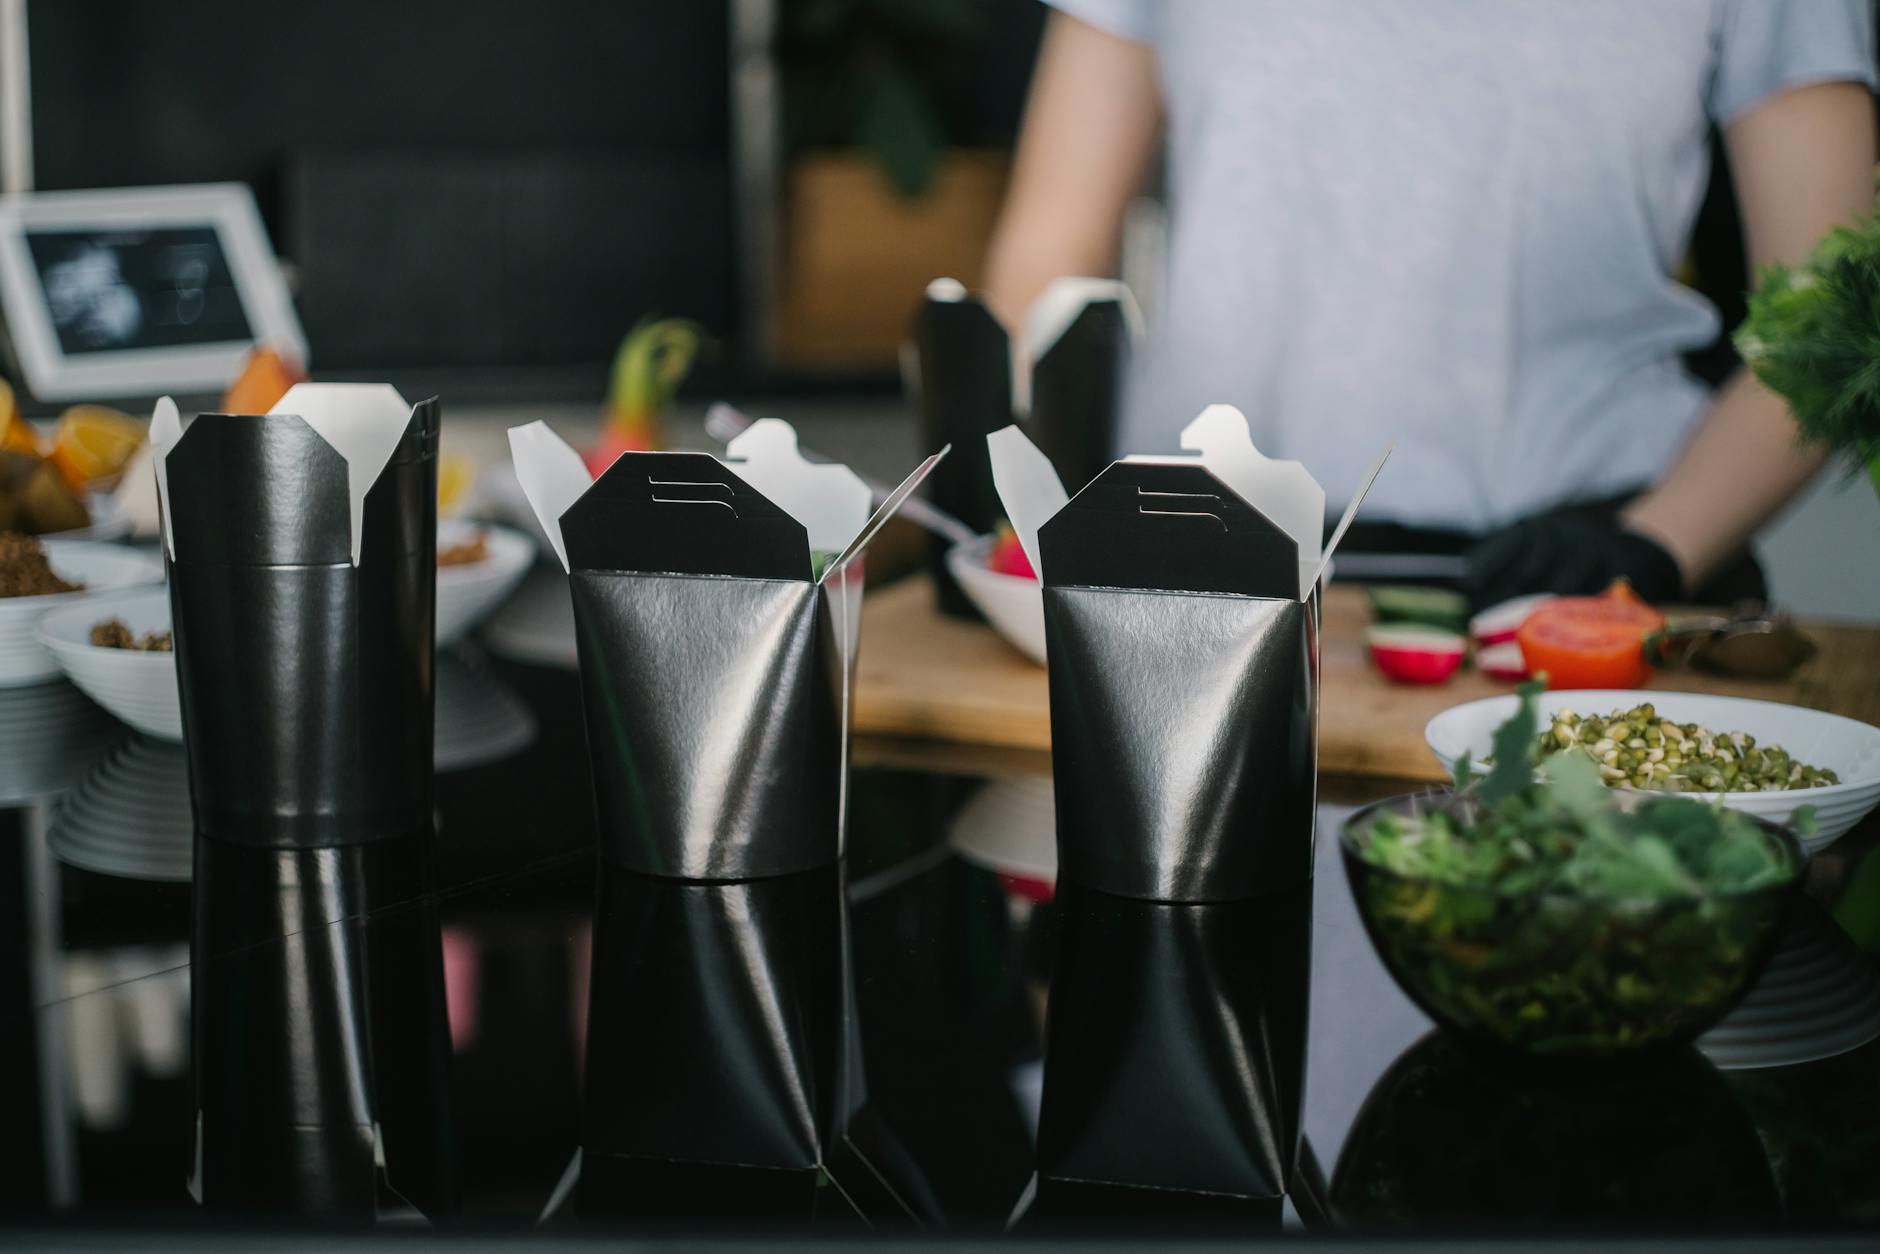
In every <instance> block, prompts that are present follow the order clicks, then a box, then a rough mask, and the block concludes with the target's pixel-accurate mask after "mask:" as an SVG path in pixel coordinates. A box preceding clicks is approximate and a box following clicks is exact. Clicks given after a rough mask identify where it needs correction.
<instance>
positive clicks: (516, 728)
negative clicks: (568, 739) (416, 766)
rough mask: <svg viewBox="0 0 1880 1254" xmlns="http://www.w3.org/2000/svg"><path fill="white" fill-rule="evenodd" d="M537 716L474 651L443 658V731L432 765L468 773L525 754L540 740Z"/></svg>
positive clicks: (440, 694) (439, 664) (439, 658)
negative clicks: (502, 759) (524, 752)
mask: <svg viewBox="0 0 1880 1254" xmlns="http://www.w3.org/2000/svg"><path fill="white" fill-rule="evenodd" d="M535 732H536V726H535V716H534V715H533V714H531V713H529V707H528V706H527V705H525V704H523V701H522V698H521V697H518V696H517V695H516V694H515V693H514V692H513V691H511V690H510V688H509V686H508V685H507V684H505V683H503V681H502V680H500V679H498V678H497V677H496V676H495V675H494V674H492V673H491V672H490V668H489V665H488V663H486V662H484V660H483V659H482V657H480V656H479V655H478V654H476V653H475V652H473V651H471V650H469V649H463V648H459V649H452V650H450V651H449V652H440V653H439V654H438V655H437V731H436V739H435V741H434V742H433V744H434V747H433V750H432V761H433V762H434V763H435V764H436V766H437V769H438V770H439V771H462V770H467V769H469V768H470V767H473V766H482V765H483V764H485V763H487V762H495V761H497V760H498V759H501V758H506V757H509V756H511V755H513V754H517V753H521V752H522V751H523V750H524V749H526V748H528V747H529V745H530V744H531V743H533V742H534V740H535Z"/></svg>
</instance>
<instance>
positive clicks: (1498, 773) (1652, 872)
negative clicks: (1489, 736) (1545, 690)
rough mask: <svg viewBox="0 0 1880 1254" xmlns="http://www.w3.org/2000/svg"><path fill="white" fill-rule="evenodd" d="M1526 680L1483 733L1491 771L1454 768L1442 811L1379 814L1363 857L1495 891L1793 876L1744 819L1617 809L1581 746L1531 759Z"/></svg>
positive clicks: (1645, 891)
mask: <svg viewBox="0 0 1880 1254" xmlns="http://www.w3.org/2000/svg"><path fill="white" fill-rule="evenodd" d="M1538 691H1539V688H1538V686H1537V685H1528V686H1524V687H1523V689H1522V701H1521V707H1520V709H1519V710H1518V711H1517V712H1516V714H1515V716H1514V718H1512V719H1510V720H1509V721H1508V722H1506V723H1504V724H1502V726H1501V728H1500V729H1499V730H1498V731H1497V732H1496V733H1495V756H1494V762H1495V765H1494V768H1493V769H1492V770H1491V771H1490V772H1489V773H1488V775H1487V776H1486V777H1484V778H1482V779H1480V780H1475V779H1474V770H1473V768H1472V766H1471V765H1470V763H1469V761H1468V759H1467V758H1466V756H1465V758H1464V759H1463V761H1462V762H1461V763H1459V764H1458V766H1457V785H1458V787H1459V788H1461V789H1464V790H1471V789H1472V791H1465V793H1464V798H1463V800H1462V802H1461V804H1459V805H1458V806H1456V807H1455V808H1453V809H1446V810H1436V811H1433V812H1430V813H1426V814H1421V815H1414V816H1412V815H1403V814H1384V815H1381V816H1379V818H1378V819H1377V820H1376V822H1375V823H1373V824H1372V825H1371V827H1370V828H1369V829H1368V831H1367V832H1366V833H1365V837H1364V840H1363V843H1362V845H1361V848H1360V852H1361V854H1362V856H1363V857H1364V859H1365V860H1366V861H1367V862H1370V863H1372V864H1373V865H1375V866H1379V867H1382V868H1384V869H1385V870H1388V871H1392V872H1394V873H1396V874H1398V875H1403V876H1409V877H1412V878H1416V879H1429V880H1438V881H1441V882H1442V883H1446V884H1458V885H1465V886H1470V887H1481V888H1492V889H1494V890H1495V891H1497V892H1501V893H1531V892H1551V891H1561V892H1570V893H1580V894H1586V895H1590V896H1596V897H1606V898H1618V897H1632V898H1661V897H1677V896H1685V897H1696V896H1706V895H1711V894H1716V893H1741V892H1750V891H1753V890H1755V889H1757V888H1761V887H1764V886H1765V885H1769V884H1779V883H1782V882H1783V881H1785V880H1787V879H1790V878H1793V876H1794V873H1795V868H1794V866H1793V865H1792V864H1791V861H1790V859H1789V857H1788V854H1787V850H1786V847H1785V846H1783V845H1782V844H1780V843H1778V842H1776V841H1773V840H1771V839H1770V838H1769V836H1768V835H1767V834H1766V833H1765V832H1764V831H1763V830H1762V828H1761V827H1760V826H1759V825H1758V824H1757V823H1756V822H1755V821H1754V820H1753V819H1751V818H1749V817H1748V816H1747V815H1744V814H1741V813H1738V812H1737V811H1735V810H1726V809H1723V808H1721V807H1718V806H1712V805H1704V804H1700V803H1698V802H1694V801H1687V800H1682V799H1678V798H1672V797H1660V798H1652V799H1648V800H1644V801H1642V802H1640V803H1639V804H1637V805H1634V806H1630V807H1622V806H1619V805H1616V804H1615V803H1614V798H1613V794H1612V792H1611V791H1610V790H1609V789H1607V787H1606V786H1605V781H1604V779H1603V778H1602V777H1601V775H1600V771H1599V767H1598V764H1597V763H1595V762H1594V761H1593V760H1592V759H1591V758H1589V757H1588V756H1587V755H1586V754H1584V753H1572V752H1569V753H1556V754H1554V755H1552V756H1549V757H1545V758H1543V759H1542V760H1541V761H1540V763H1539V774H1540V780H1539V782H1536V781H1535V758H1536V756H1537V754H1536V752H1535V746H1536V745H1537V744H1538V743H1540V742H1539V739H1538V732H1539V728H1538V723H1539V716H1538V714H1537V713H1536V708H1535V702H1534V696H1535V694H1536V693H1537V692H1538Z"/></svg>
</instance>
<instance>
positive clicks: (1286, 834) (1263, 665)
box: [987, 406, 1383, 902]
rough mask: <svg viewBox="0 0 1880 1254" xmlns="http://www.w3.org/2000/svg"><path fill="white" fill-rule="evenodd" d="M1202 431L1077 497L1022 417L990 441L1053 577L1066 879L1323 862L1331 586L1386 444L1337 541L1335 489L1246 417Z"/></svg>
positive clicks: (1284, 868)
mask: <svg viewBox="0 0 1880 1254" xmlns="http://www.w3.org/2000/svg"><path fill="white" fill-rule="evenodd" d="M1183 441H1184V445H1185V446H1186V447H1188V448H1190V449H1193V450H1196V453H1197V454H1198V455H1197V456H1186V457H1168V458H1128V459H1125V460H1123V461H1120V462H1116V463H1114V464H1113V465H1111V466H1110V467H1109V468H1108V469H1107V470H1105V471H1104V472H1103V473H1102V474H1100V475H1098V476H1097V478H1096V479H1095V480H1094V481H1092V482H1091V483H1090V484H1089V485H1088V486H1086V487H1085V488H1084V489H1083V490H1082V491H1081V492H1079V493H1078V494H1077V495H1076V496H1075V497H1073V498H1070V500H1069V501H1068V502H1065V497H1064V491H1063V487H1062V485H1061V483H1060V482H1059V481H1058V480H1057V478H1056V476H1055V474H1054V473H1053V471H1052V469H1051V467H1050V464H1049V463H1048V462H1047V461H1046V460H1045V459H1044V458H1043V456H1042V455H1041V454H1040V453H1039V451H1038V450H1037V449H1036V447H1035V446H1033V445H1032V444H1031V443H1030V441H1028V440H1027V439H1026V438H1025V436H1024V435H1023V434H1022V433H1021V432H1019V431H1018V430H1017V428H1007V429H1006V430H1003V431H999V432H995V433H994V434H993V435H992V436H990V437H988V441H987V443H988V447H989V450H990V456H991V461H992V466H993V474H994V478H995V480H996V482H997V483H998V486H999V491H1000V495H1001V497H1002V499H1003V500H1004V502H1005V505H1006V509H1007V512H1008V513H1009V514H1010V516H1011V518H1012V521H1013V525H1014V529H1015V530H1016V531H1017V533H1018V537H1019V540H1020V542H1021V543H1022V544H1023V545H1024V547H1025V550H1026V553H1027V556H1029V557H1030V559H1031V561H1032V564H1033V569H1035V570H1037V571H1038V572H1039V573H1040V576H1041V579H1042V583H1043V596H1044V615H1045V642H1046V662H1047V667H1048V669H1049V672H1050V693H1051V747H1052V769H1053V775H1054V780H1055V785H1054V787H1055V792H1056V798H1057V828H1058V868H1059V875H1060V876H1061V877H1062V878H1063V879H1066V880H1069V881H1073V882H1075V883H1078V884H1081V885H1084V886H1086V887H1090V888H1096V889H1101V890H1102V891H1105V892H1109V893H1115V894H1118V895H1120V896H1125V897H1138V898H1146V899H1150V900H1156V901H1184V902H1203V901H1224V900H1232V899H1236V898H1246V897H1255V896H1259V895H1261V894H1264V893H1269V892H1273V891H1277V890H1280V889H1283V888H1286V887H1289V886H1291V885H1294V884H1297V883H1299V882H1301V881H1302V880H1305V879H1307V878H1309V877H1310V876H1311V873H1312V832H1313V818H1314V806H1315V802H1316V796H1317V788H1316V783H1317V750H1318V673H1319V649H1318V603H1317V596H1318V587H1319V581H1320V578H1321V577H1322V574H1323V570H1324V564H1325V560H1326V556H1328V555H1329V554H1330V552H1331V550H1332V549H1333V548H1335V547H1336V545H1337V542H1338V539H1339V537H1340V536H1341V535H1342V534H1343V531H1344V528H1345V526H1346V525H1348V524H1349V522H1350V520H1351V518H1352V517H1353V516H1354V515H1355V513H1356V511H1357V508H1358V505H1359V503H1360V502H1361V501H1362V500H1363V497H1364V494H1365V492H1366V491H1367V490H1368V489H1369V487H1370V480H1371V479H1372V478H1374V477H1375V476H1376V473H1377V470H1378V468H1379V467H1381V465H1382V462H1383V458H1382V457H1380V458H1379V459H1378V462H1377V464H1376V465H1374V466H1373V468H1372V470H1371V472H1370V476H1369V477H1367V479H1366V481H1365V482H1364V484H1363V485H1362V486H1361V487H1360V488H1359V490H1358V491H1357V493H1356V494H1355V495H1354V496H1353V498H1352V501H1351V504H1350V506H1349V508H1348V509H1347V510H1346V513H1345V517H1344V520H1343V521H1342V522H1341V523H1340V525H1339V527H1338V529H1337V531H1336V532H1335V533H1334V534H1333V536H1332V539H1331V541H1330V543H1329V544H1327V545H1325V546H1323V553H1322V552H1321V545H1320V528H1321V527H1322V525H1323V515H1324V492H1323V490H1322V489H1320V488H1319V486H1318V484H1317V482H1316V481H1314V480H1313V479H1312V478H1311V476H1310V475H1309V474H1307V473H1306V471H1305V470H1304V468H1303V467H1301V466H1299V465H1298V464H1297V463H1295V462H1278V461H1272V460H1270V459H1267V458H1264V457H1261V456H1260V454H1259V453H1258V451H1257V450H1256V449H1254V447H1253V443H1252V441H1251V439H1250V438H1249V437H1248V434H1247V426H1246V420H1245V419H1244V418H1243V417H1242V416H1241V415H1240V414H1239V412H1238V411H1236V410H1233V409H1231V408H1229V407H1227V406H1214V407H1211V408H1210V409H1209V410H1207V411H1205V412H1204V413H1203V414H1202V415H1201V417H1199V418H1197V419H1196V420H1195V422H1194V423H1191V424H1190V425H1189V427H1188V429H1187V430H1186V431H1184V433H1183ZM1230 485H1231V486H1230ZM1250 498H1257V504H1256V502H1255V500H1254V499H1250Z"/></svg>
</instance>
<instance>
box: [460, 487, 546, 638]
mask: <svg viewBox="0 0 1880 1254" xmlns="http://www.w3.org/2000/svg"><path fill="white" fill-rule="evenodd" d="M479 533H481V534H482V536H483V537H484V540H485V542H486V543H487V544H488V545H489V556H488V557H486V558H484V559H483V560H482V561H480V562H468V563H465V564H464V565H461V566H440V567H438V568H437V645H438V647H439V648H440V649H441V648H443V647H444V646H446V645H451V644H455V643H457V641H459V640H461V639H463V638H464V637H465V636H466V635H468V634H469V633H470V631H471V630H472V629H473V628H475V627H476V626H477V625H478V624H479V623H481V622H482V621H483V620H484V619H486V618H488V617H489V616H490V615H491V614H493V613H495V612H496V609H497V607H498V606H500V605H502V603H503V602H504V601H505V600H507V599H508V598H509V594H510V593H512V592H514V591H515V590H516V585H517V584H519V583H521V582H522V577H523V576H524V575H526V574H528V573H529V564H530V563H531V562H533V561H534V560H535V545H534V543H533V542H531V541H530V540H529V538H528V537H527V536H525V535H523V534H522V533H521V532H519V531H512V530H511V529H509V528H508V527H496V526H492V525H490V524H488V523H473V522H465V521H462V520H460V519H446V520H443V521H440V522H439V523H438V524H437V543H438V547H439V548H446V547H448V546H450V545H454V544H463V543H465V542H466V541H468V540H470V539H471V538H472V537H474V536H476V535H477V534H479Z"/></svg>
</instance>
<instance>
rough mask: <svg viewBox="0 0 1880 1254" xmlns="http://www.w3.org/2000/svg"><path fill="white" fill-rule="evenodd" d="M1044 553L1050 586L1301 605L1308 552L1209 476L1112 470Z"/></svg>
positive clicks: (1119, 465)
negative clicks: (1302, 554)
mask: <svg viewBox="0 0 1880 1254" xmlns="http://www.w3.org/2000/svg"><path fill="white" fill-rule="evenodd" d="M1038 548H1039V557H1040V558H1041V559H1042V560H1043V562H1044V581H1045V583H1046V584H1047V585H1069V586H1078V587H1095V588H1141V589H1147V590H1151V591H1168V592H1202V593H1225V594H1228V595H1233V596H1250V597H1269V598H1274V599H1279V600H1287V601H1296V600H1298V599H1299V546H1298V545H1296V544H1295V543H1293V539H1292V537H1291V536H1289V535H1287V534H1286V533H1285V532H1284V531H1283V530H1281V529H1280V528H1279V527H1277V526H1275V525H1274V524H1273V523H1272V522H1270V521H1268V520H1267V518H1266V516H1265V515H1264V514H1262V513H1260V511H1259V510H1257V509H1255V508H1254V507H1253V506H1251V505H1249V504H1247V502H1246V501H1244V500H1242V499H1241V498H1240V496H1238V495H1237V494H1236V493H1235V492H1234V491H1233V489H1231V488H1229V487H1228V486H1227V485H1226V484H1224V483H1222V482H1221V481H1220V480H1219V479H1217V478H1215V477H1214V475H1212V474H1211V473H1209V472H1208V470H1207V469H1206V468H1205V467H1202V466H1180V465H1167V464H1158V463H1154V462H1115V463H1112V464H1111V465H1110V467H1109V468H1108V469H1107V470H1105V471H1104V472H1103V473H1102V474H1100V475H1098V476H1097V477H1096V478H1095V479H1093V480H1091V481H1090V483H1089V485H1088V486H1086V487H1085V488H1084V490H1083V491H1081V492H1079V493H1078V494H1077V495H1076V496H1074V497H1072V498H1071V500H1070V503H1069V504H1068V505H1066V506H1065V507H1064V508H1063V509H1061V510H1059V511H1058V512H1057V513H1056V514H1055V515H1053V516H1052V517H1051V519H1050V520H1049V521H1048V522H1046V523H1045V524H1044V526H1042V527H1040V528H1039V529H1038Z"/></svg>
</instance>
